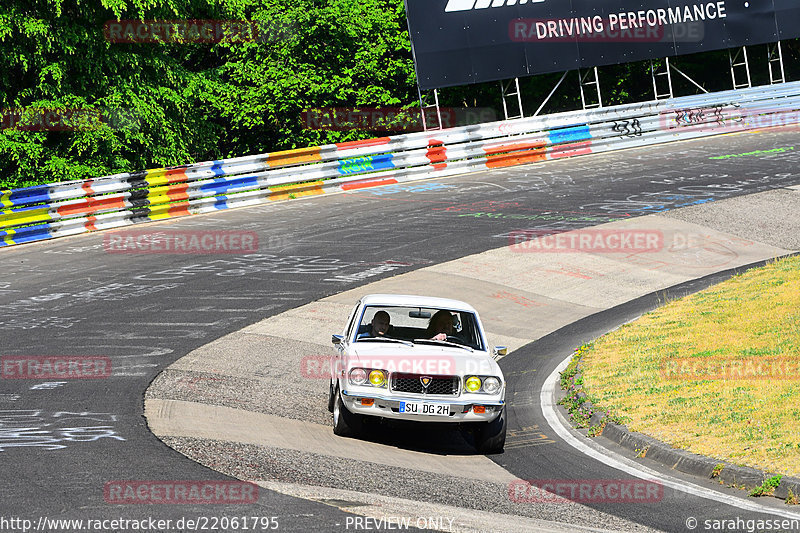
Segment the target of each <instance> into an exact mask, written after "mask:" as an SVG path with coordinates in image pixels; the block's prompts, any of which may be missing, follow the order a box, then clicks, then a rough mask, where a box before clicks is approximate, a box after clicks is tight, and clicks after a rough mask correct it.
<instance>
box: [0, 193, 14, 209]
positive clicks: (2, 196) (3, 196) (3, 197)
mask: <svg viewBox="0 0 800 533" xmlns="http://www.w3.org/2000/svg"><path fill="white" fill-rule="evenodd" d="M12 192H14V191H8V190H6V191H1V192H0V205H2V206H3V207H11V206H13V205H14V202H12V201H11V193H12Z"/></svg>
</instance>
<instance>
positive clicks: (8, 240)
mask: <svg viewBox="0 0 800 533" xmlns="http://www.w3.org/2000/svg"><path fill="white" fill-rule="evenodd" d="M6 231H7V232H8V235H4V236H3V242H4V243H6V244H7V245H9V246H10V245H12V244H17V243H15V242H14V239H13V238H12V237H13V236H14V234H15V233H16V231H14V230H13V229H7V230H6Z"/></svg>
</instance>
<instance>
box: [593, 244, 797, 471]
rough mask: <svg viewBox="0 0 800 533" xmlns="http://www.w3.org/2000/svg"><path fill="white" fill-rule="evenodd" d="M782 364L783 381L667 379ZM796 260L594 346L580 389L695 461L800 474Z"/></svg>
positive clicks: (677, 304)
mask: <svg viewBox="0 0 800 533" xmlns="http://www.w3.org/2000/svg"><path fill="white" fill-rule="evenodd" d="M673 358H681V359H684V358H686V359H690V361H691V362H695V361H696V362H697V363H699V364H700V365H702V366H706V365H708V364H709V363H712V364H719V363H723V362H724V363H726V364H728V363H730V362H737V361H738V362H742V361H749V362H751V363H753V362H755V364H758V362H759V361H764V360H769V359H776V358H778V359H781V360H783V361H786V362H789V364H792V365H794V367H793V370H792V369H791V367H790V370H791V372H790V373H789V374H788V376H787V375H784V376H780V375H777V376H776V375H773V376H772V377H771V378H766V379H765V378H761V379H721V378H712V379H702V376H701V375H698V374H696V373H695V374H693V375H692V374H690V375H688V376H686V375H682V376H681V377H679V378H678V379H676V378H675V377H674V376H673V377H672V378H669V377H668V376H667V375H665V374H663V370H664V369H665V368H668V362H669V361H670V360H671V359H673ZM798 364H800V257H792V258H787V259H783V260H780V261H776V262H773V263H770V264H769V265H767V266H766V267H764V268H760V269H756V270H751V271H749V272H747V273H745V274H743V275H740V276H736V277H734V278H732V279H730V280H728V281H726V282H725V283H722V284H720V285H717V286H714V287H711V288H709V289H707V290H705V291H702V292H700V293H697V294H695V295H692V296H689V297H687V298H684V299H681V300H677V301H674V302H670V303H668V304H667V305H665V306H664V307H662V308H660V309H658V310H656V311H654V312H652V313H648V314H647V315H645V316H643V317H642V318H641V319H639V320H637V321H636V322H633V323H631V324H628V325H626V326H623V327H622V328H620V329H618V330H617V331H615V332H612V333H610V334H608V335H606V336H604V337H602V338H600V339H598V341H597V342H595V343H594V344H593V345H592V346H591V347H590V349H589V350H588V351H587V352H586V354H585V355H584V356H583V362H582V365H581V366H582V368H583V377H584V387H585V391H586V392H587V394H588V396H589V398H590V399H591V400H592V401H593V402H594V403H595V405H596V406H597V407H598V408H600V409H610V410H611V411H612V412H613V413H614V414H616V415H617V416H618V417H621V418H622V419H623V421H624V422H625V423H626V424H627V425H628V427H629V428H630V429H632V430H634V431H640V432H643V433H646V434H648V435H652V436H653V437H656V438H658V439H660V440H662V441H665V442H667V443H670V444H672V445H673V446H675V447H677V448H683V449H686V450H689V451H692V452H695V453H699V454H702V455H707V456H711V457H715V458H718V459H722V460H727V461H730V462H732V463H735V464H739V465H747V466H752V467H754V468H759V469H762V470H767V471H770V472H776V473H782V474H787V475H793V476H797V475H800V367H799V366H798Z"/></svg>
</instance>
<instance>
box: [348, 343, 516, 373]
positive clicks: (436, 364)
mask: <svg viewBox="0 0 800 533" xmlns="http://www.w3.org/2000/svg"><path fill="white" fill-rule="evenodd" d="M347 366H348V368H353V367H362V368H379V369H382V370H388V371H390V372H399V373H408V374H432V375H459V376H464V375H481V376H502V375H503V374H502V372H501V370H500V367H499V366H498V364H497V362H496V361H495V360H494V358H492V356H491V355H490V354H489V352H484V351H478V350H475V351H472V352H470V351H468V350H464V349H462V348H456V347H453V346H438V345H432V344H415V345H414V346H407V345H405V344H398V343H389V342H387V343H383V342H361V343H354V344H352V345H350V347H349V350H348V356H347Z"/></svg>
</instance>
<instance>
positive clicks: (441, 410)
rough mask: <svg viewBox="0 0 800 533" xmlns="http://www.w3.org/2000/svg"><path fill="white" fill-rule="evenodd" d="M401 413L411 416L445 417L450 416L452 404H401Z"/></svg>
mask: <svg viewBox="0 0 800 533" xmlns="http://www.w3.org/2000/svg"><path fill="white" fill-rule="evenodd" d="M400 412H401V413H407V414H411V415H443V416H450V404H443V403H424V402H400Z"/></svg>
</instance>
